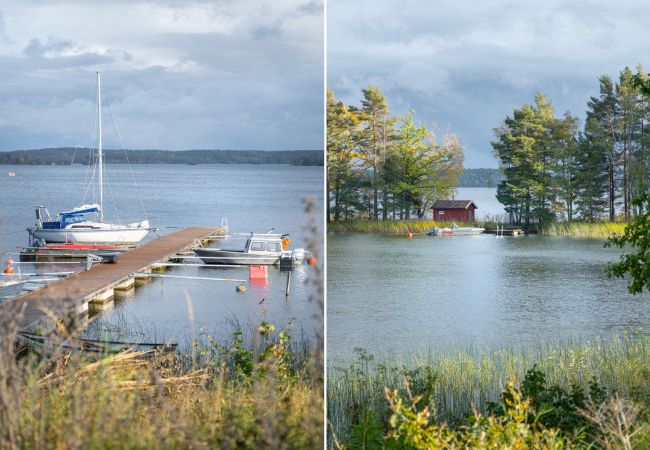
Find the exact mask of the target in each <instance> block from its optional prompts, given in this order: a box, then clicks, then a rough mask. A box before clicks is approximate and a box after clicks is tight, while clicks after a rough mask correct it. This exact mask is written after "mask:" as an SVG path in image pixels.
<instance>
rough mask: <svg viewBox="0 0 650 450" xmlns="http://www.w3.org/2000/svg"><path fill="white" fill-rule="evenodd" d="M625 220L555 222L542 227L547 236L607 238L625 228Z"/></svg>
mask: <svg viewBox="0 0 650 450" xmlns="http://www.w3.org/2000/svg"><path fill="white" fill-rule="evenodd" d="M626 225H627V223H625V222H593V223H590V222H555V223H551V224H548V225H546V226H544V227H542V228H541V229H540V233H541V234H543V235H546V236H569V237H589V238H598V239H606V238H609V237H611V236H612V235H613V234H621V233H623V231H624V230H625V226H626Z"/></svg>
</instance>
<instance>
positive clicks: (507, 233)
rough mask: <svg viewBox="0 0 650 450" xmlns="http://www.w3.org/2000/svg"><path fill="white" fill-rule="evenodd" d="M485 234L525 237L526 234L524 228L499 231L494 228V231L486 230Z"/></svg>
mask: <svg viewBox="0 0 650 450" xmlns="http://www.w3.org/2000/svg"><path fill="white" fill-rule="evenodd" d="M484 233H487V234H496V235H499V236H523V235H524V234H525V233H524V230H523V229H522V228H506V229H501V228H499V230H498V231H497V230H496V229H494V228H492V229H488V230H485V231H484Z"/></svg>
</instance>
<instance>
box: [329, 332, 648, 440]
mask: <svg viewBox="0 0 650 450" xmlns="http://www.w3.org/2000/svg"><path fill="white" fill-rule="evenodd" d="M535 365H536V367H537V368H538V369H539V370H540V371H542V372H544V373H545V374H546V377H547V378H546V379H547V381H548V383H549V385H559V386H562V387H565V388H569V387H572V386H580V387H584V388H586V387H587V386H588V384H589V382H590V381H591V380H595V381H596V382H597V383H598V384H599V385H601V386H603V387H605V388H606V389H607V390H608V391H609V392H612V393H613V392H615V393H617V394H618V395H621V396H623V397H627V398H632V399H634V400H635V401H642V402H645V403H646V404H647V403H650V400H649V399H650V377H649V376H648V374H650V339H649V338H646V337H641V336H631V335H628V336H622V337H618V338H615V339H613V340H610V341H605V340H599V341H590V342H586V343H575V342H568V341H567V342H558V343H555V344H550V345H545V346H542V345H540V346H537V347H534V348H528V349H525V350H524V349H513V348H510V349H501V350H490V349H487V348H469V349H464V350H458V351H449V350H447V351H440V352H432V353H431V354H429V355H427V356H422V355H421V356H418V357H413V358H400V357H395V358H385V359H384V360H383V361H382V362H372V363H371V362H370V358H369V357H367V356H364V355H362V358H361V359H360V361H358V362H355V363H354V364H352V365H350V366H349V367H346V368H336V367H329V368H328V389H327V408H328V421H329V426H330V433H331V436H333V437H335V438H336V439H337V440H338V441H339V442H345V441H346V440H347V439H349V438H350V435H351V432H352V430H353V428H354V427H355V426H358V424H359V421H360V420H366V419H365V414H366V413H368V412H372V413H373V414H377V416H378V417H379V420H380V421H381V422H382V423H383V424H384V425H385V424H386V423H387V421H388V418H389V416H390V411H389V407H388V403H387V400H386V396H385V388H387V387H388V388H391V389H393V388H400V389H402V392H404V391H403V389H404V386H405V382H408V385H409V386H410V389H411V390H412V391H413V392H414V393H415V395H418V393H420V394H421V393H425V396H428V397H429V398H428V399H426V400H427V401H428V403H429V404H431V405H432V406H434V408H433V410H434V411H435V417H434V419H435V420H436V421H439V422H443V421H446V422H448V423H450V424H454V423H458V422H459V421H463V420H464V419H465V418H466V417H467V415H468V414H469V413H470V412H471V411H472V408H476V409H477V410H478V411H480V412H482V413H486V412H487V411H488V406H489V403H490V402H497V401H498V400H499V398H500V395H501V392H502V391H503V389H504V386H505V385H506V382H507V381H509V380H510V381H514V382H515V383H518V382H520V381H521V379H522V378H523V376H524V375H525V373H526V371H527V370H528V369H530V368H532V367H534V366H535Z"/></svg>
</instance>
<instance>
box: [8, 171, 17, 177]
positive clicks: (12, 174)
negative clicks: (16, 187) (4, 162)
mask: <svg viewBox="0 0 650 450" xmlns="http://www.w3.org/2000/svg"><path fill="white" fill-rule="evenodd" d="M7 176H8V177H15V176H16V172H9V173H7Z"/></svg>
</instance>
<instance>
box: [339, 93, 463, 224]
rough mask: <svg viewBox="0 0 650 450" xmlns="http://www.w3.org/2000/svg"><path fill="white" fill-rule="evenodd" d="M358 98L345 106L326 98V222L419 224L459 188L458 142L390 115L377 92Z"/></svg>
mask: <svg viewBox="0 0 650 450" xmlns="http://www.w3.org/2000/svg"><path fill="white" fill-rule="evenodd" d="M362 94H363V98H362V100H361V105H359V106H348V105H345V104H344V103H343V102H342V101H339V100H337V99H336V97H335V96H334V93H333V92H332V91H331V90H330V91H328V93H327V190H328V205H327V209H328V211H327V213H328V214H327V218H328V222H329V221H332V220H334V221H340V220H349V219H353V218H363V219H369V220H394V219H400V220H401V219H410V218H411V217H412V214H415V215H416V216H417V217H418V218H422V217H423V216H424V212H425V211H426V209H427V208H428V207H430V205H431V204H432V203H433V201H435V200H436V199H437V198H444V197H446V196H448V195H450V194H451V192H452V189H453V187H454V186H455V185H456V184H458V182H459V177H460V174H461V173H462V171H463V149H462V147H461V144H460V141H459V140H458V138H457V137H456V136H455V134H454V133H452V132H451V131H449V130H447V131H446V132H445V133H443V134H442V136H439V135H438V133H437V130H435V129H429V128H427V127H424V126H420V125H416V122H415V120H414V117H413V116H414V112H409V113H407V114H406V115H404V116H393V115H391V114H390V110H389V107H388V102H387V100H386V97H385V96H384V94H383V93H382V92H381V91H380V90H379V89H378V88H377V87H374V86H369V87H368V88H366V89H363V90H362Z"/></svg>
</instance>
